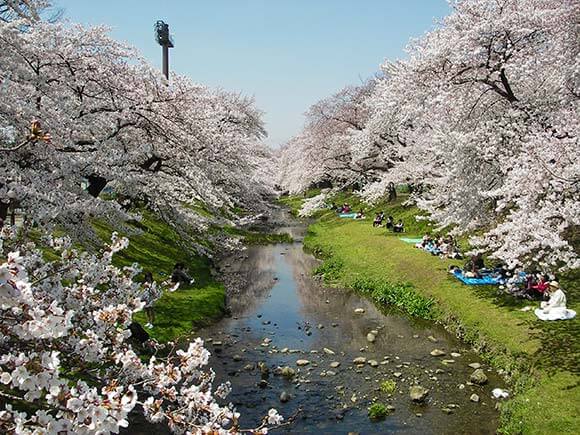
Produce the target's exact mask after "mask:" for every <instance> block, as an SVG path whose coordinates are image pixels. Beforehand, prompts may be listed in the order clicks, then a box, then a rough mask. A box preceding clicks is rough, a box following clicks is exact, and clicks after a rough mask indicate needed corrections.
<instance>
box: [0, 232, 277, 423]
mask: <svg viewBox="0 0 580 435" xmlns="http://www.w3.org/2000/svg"><path fill="white" fill-rule="evenodd" d="M13 235H14V233H12V228H11V227H4V228H3V230H2V240H3V241H4V242H6V244H5V245H4V246H3V250H2V252H0V256H1V257H4V256H6V257H5V258H7V260H6V261H5V262H4V263H2V264H1V265H0V311H1V315H0V331H1V332H2V335H1V337H2V338H1V340H0V349H1V351H2V352H1V354H2V356H1V357H0V398H1V399H2V400H1V401H2V402H3V403H5V405H4V406H3V409H2V410H0V429H2V431H3V432H4V433H16V434H37V433H47V434H65V433H70V434H96V433H118V431H119V428H122V427H127V426H128V424H129V422H128V414H129V412H131V411H132V410H133V409H134V408H135V407H136V406H139V407H141V408H142V409H143V412H144V414H145V417H146V418H147V419H148V420H149V421H151V422H153V423H159V422H164V423H166V424H168V426H169V427H170V428H171V429H172V431H174V432H175V433H216V432H219V433H240V432H243V430H241V429H240V427H239V425H238V417H239V414H237V413H236V412H235V410H234V409H233V407H232V406H231V405H227V404H226V405H221V404H220V403H219V401H220V400H223V398H225V396H226V395H227V393H228V392H229V385H227V384H225V385H220V386H217V387H216V388H213V381H214V373H213V372H212V371H211V370H207V369H205V366H207V364H208V360H209V356H210V354H209V352H208V351H207V350H206V349H205V348H204V347H203V342H202V340H201V339H199V338H198V339H196V340H194V341H192V342H190V343H189V344H188V345H187V346H186V347H185V348H178V347H175V346H174V345H173V344H171V343H170V344H169V346H168V347H167V348H162V347H160V346H158V345H157V346H155V347H156V349H155V352H154V354H153V355H152V356H150V358H148V359H143V358H141V357H140V355H142V352H141V351H140V350H138V349H136V348H135V347H134V344H132V343H131V341H130V340H129V337H130V335H131V334H130V332H129V329H128V326H129V323H130V322H131V318H132V316H133V314H134V313H135V312H137V311H139V310H141V309H142V307H143V306H144V303H143V302H142V301H141V298H142V297H143V292H144V290H145V289H144V288H143V287H142V286H141V285H140V284H139V283H136V282H135V280H134V277H135V275H136V274H137V273H139V272H140V269H139V267H138V266H137V265H133V266H131V267H125V268H123V269H118V268H116V267H114V266H113V265H112V264H111V260H112V258H113V255H114V254H115V253H116V252H118V251H120V250H122V249H124V248H125V247H126V246H127V244H128V240H127V239H124V238H119V237H118V236H117V235H116V234H113V238H112V241H111V244H110V245H109V246H108V248H107V249H106V250H105V251H104V252H103V254H102V255H98V256H97V255H92V254H88V253H86V252H79V251H77V250H75V249H73V248H71V243H70V240H69V239H58V238H47V241H46V243H48V245H49V246H50V248H51V249H52V250H53V252H54V253H55V254H58V255H59V256H60V258H59V259H58V260H56V261H53V262H47V261H45V260H44V258H43V255H42V253H41V252H40V251H38V250H36V249H35V247H34V246H33V245H31V244H26V245H19V244H18V243H17V242H15V240H14V238H13ZM14 247H17V248H18V250H17V251H9V250H8V248H14ZM149 285H155V284H149ZM281 421H282V418H281V417H280V416H279V415H278V414H277V412H276V411H275V410H270V411H269V413H268V416H267V417H265V418H264V420H263V421H262V422H260V423H259V424H258V428H257V430H256V433H262V432H263V433H265V432H266V431H267V428H266V426H267V425H276V424H279V423H280V422H281Z"/></svg>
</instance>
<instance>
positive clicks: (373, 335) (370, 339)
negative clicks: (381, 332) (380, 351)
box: [367, 332, 377, 343]
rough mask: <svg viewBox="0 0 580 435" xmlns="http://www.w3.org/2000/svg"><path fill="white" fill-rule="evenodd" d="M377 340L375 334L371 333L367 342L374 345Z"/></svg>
mask: <svg viewBox="0 0 580 435" xmlns="http://www.w3.org/2000/svg"><path fill="white" fill-rule="evenodd" d="M376 339H377V336H376V335H375V334H372V333H370V332H369V333H368V334H367V341H368V342H369V343H374V342H375V340H376Z"/></svg>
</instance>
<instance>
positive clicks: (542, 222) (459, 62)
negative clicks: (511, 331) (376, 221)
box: [310, 0, 580, 270]
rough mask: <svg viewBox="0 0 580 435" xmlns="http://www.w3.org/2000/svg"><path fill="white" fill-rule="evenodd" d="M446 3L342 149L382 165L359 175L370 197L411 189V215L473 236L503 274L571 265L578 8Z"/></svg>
mask: <svg viewBox="0 0 580 435" xmlns="http://www.w3.org/2000/svg"><path fill="white" fill-rule="evenodd" d="M452 6H453V12H452V14H451V15H450V16H448V17H447V18H445V19H444V20H442V21H441V22H440V23H438V24H437V25H436V27H435V28H434V30H432V31H431V32H429V33H427V34H426V35H425V36H424V37H422V38H420V39H418V40H416V41H413V42H412V43H411V45H410V47H409V57H408V59H405V60H401V61H396V62H387V63H385V65H383V73H384V76H383V77H381V78H380V79H379V81H378V83H377V84H376V85H375V87H374V90H373V92H372V93H371V95H370V96H368V97H367V98H366V99H365V101H364V105H365V106H366V107H367V111H368V119H367V121H366V122H365V125H364V128H363V130H362V131H360V132H359V133H358V134H355V135H351V137H350V138H349V139H347V141H346V143H344V144H342V145H341V146H340V147H339V149H341V150H342V151H343V153H348V154H349V156H350V159H351V162H352V166H353V167H356V166H357V165H359V163H358V162H360V161H364V160H365V159H367V158H372V159H373V161H374V162H377V163H379V164H381V165H382V168H380V169H377V170H374V171H368V172H370V173H371V174H372V175H373V177H376V178H377V180H376V182H372V183H370V184H368V185H367V186H366V188H365V192H364V193H363V195H364V196H365V197H366V198H367V199H368V200H369V201H377V200H379V199H381V198H382V197H383V196H384V195H385V193H386V192H387V189H388V186H389V184H390V183H414V184H416V183H418V184H421V185H422V186H423V187H424V188H423V189H421V190H420V191H418V192H416V193H415V195H414V199H415V200H416V201H417V204H418V205H419V207H421V208H422V209H424V210H426V211H428V212H429V214H430V217H431V219H433V220H434V221H435V222H437V223H438V224H439V226H440V227H441V228H443V227H450V228H453V230H454V231H455V232H457V233H469V232H472V231H474V230H478V232H479V233H480V236H478V237H474V238H473V239H472V243H473V245H474V247H475V248H476V249H481V250H486V251H488V252H489V253H490V254H492V255H493V256H495V257H496V258H498V259H500V260H502V261H504V262H507V263H508V264H509V265H511V266H519V267H524V266H526V267H527V266H533V267H539V268H541V269H547V270H562V269H566V268H576V267H578V266H579V265H580V263H579V259H578V252H576V251H575V250H574V248H573V246H572V244H571V241H572V239H573V237H577V236H574V234H575V233H577V229H578V226H579V225H580V208H579V204H580V201H579V200H580V192H579V183H580V178H579V175H578V174H580V167H579V166H578V165H579V163H578V159H577V157H576V156H577V155H578V152H579V151H580V146H579V144H578V137H579V134H578V133H579V132H578V122H577V119H578V115H579V113H578V99H579V96H580V91H579V83H580V80H579V77H580V76H579V72H578V71H579V68H578V66H579V58H580V56H578V54H579V47H580V44H579V43H578V42H579V41H580V34H579V31H578V27H577V24H576V23H577V22H578V17H579V16H580V4H579V3H578V2H577V1H572V0H564V1H556V0H497V1H488V0H460V1H456V2H453V4H452ZM331 131H336V132H341V128H338V127H336V126H332V127H331ZM325 135H326V136H328V137H331V136H332V134H331V132H326V133H325ZM323 162H324V159H323V158H318V160H317V161H313V162H310V166H316V165H317V164H318V165H322V164H323ZM375 166H378V165H375ZM338 174H340V170H338V171H337V172H336V174H335V175H338Z"/></svg>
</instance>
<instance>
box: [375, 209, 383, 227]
mask: <svg viewBox="0 0 580 435" xmlns="http://www.w3.org/2000/svg"><path fill="white" fill-rule="evenodd" d="M384 219H385V212H384V211H382V212H380V213H377V216H376V217H375V220H374V221H373V228H375V227H380V226H381V225H382V224H383V220H384Z"/></svg>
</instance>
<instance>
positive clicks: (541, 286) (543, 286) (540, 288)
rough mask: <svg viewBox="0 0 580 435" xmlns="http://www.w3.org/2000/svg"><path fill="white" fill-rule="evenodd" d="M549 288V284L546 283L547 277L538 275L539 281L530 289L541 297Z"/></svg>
mask: <svg viewBox="0 0 580 435" xmlns="http://www.w3.org/2000/svg"><path fill="white" fill-rule="evenodd" d="M549 287H550V283H549V282H548V277H547V276H546V275H540V279H539V280H538V282H536V283H535V284H534V285H533V286H532V289H533V290H534V291H535V292H537V293H540V294H542V295H543V294H544V293H546V291H547V290H548V288H549Z"/></svg>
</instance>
